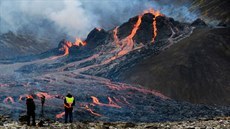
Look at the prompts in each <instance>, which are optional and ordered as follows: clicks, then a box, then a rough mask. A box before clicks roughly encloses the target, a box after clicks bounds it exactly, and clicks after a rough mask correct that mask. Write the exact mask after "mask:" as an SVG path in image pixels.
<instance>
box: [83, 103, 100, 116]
mask: <svg viewBox="0 0 230 129" xmlns="http://www.w3.org/2000/svg"><path fill="white" fill-rule="evenodd" d="M85 109H86V110H87V111H89V112H90V113H91V114H93V115H95V116H102V115H101V114H98V113H95V112H94V111H93V110H92V109H90V108H89V106H88V105H85Z"/></svg>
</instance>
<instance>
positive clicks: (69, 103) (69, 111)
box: [64, 93, 75, 123]
mask: <svg viewBox="0 0 230 129" xmlns="http://www.w3.org/2000/svg"><path fill="white" fill-rule="evenodd" d="M74 105H75V99H74V97H73V96H72V95H71V94H70V93H68V94H67V95H66V97H65V99H64V106H65V123H67V122H68V117H69V122H70V123H72V122H73V106H74Z"/></svg>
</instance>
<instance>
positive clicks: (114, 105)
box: [91, 96, 121, 108]
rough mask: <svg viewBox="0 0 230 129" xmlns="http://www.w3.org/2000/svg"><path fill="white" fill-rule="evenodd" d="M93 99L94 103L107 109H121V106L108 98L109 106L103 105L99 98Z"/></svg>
mask: <svg viewBox="0 0 230 129" xmlns="http://www.w3.org/2000/svg"><path fill="white" fill-rule="evenodd" d="M91 98H92V99H93V103H94V104H96V105H99V106H107V107H114V108H121V106H119V105H117V104H116V103H115V102H113V100H112V99H111V98H110V97H108V100H109V104H105V103H101V102H100V101H99V99H98V98H97V97H94V96H91Z"/></svg>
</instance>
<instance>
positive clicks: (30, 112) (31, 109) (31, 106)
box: [26, 95, 36, 126]
mask: <svg viewBox="0 0 230 129" xmlns="http://www.w3.org/2000/svg"><path fill="white" fill-rule="evenodd" d="M26 106H27V125H30V117H32V125H33V126H36V123H35V103H34V100H33V97H32V96H31V95H28V96H27V99H26Z"/></svg>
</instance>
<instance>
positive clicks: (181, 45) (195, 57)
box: [119, 28, 230, 105]
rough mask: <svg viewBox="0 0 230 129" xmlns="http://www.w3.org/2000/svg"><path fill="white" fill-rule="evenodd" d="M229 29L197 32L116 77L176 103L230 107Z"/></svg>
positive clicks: (200, 30) (198, 30)
mask: <svg viewBox="0 0 230 129" xmlns="http://www.w3.org/2000/svg"><path fill="white" fill-rule="evenodd" d="M229 30H230V29H229V28H216V29H210V28H205V29H196V30H195V31H194V32H193V34H192V35H191V36H190V37H188V38H186V39H184V40H182V41H180V42H178V43H177V44H175V45H173V46H172V47H171V48H170V49H167V50H165V51H164V52H162V53H160V54H159V55H157V56H152V57H150V58H147V59H145V60H143V61H142V62H141V63H139V64H138V65H136V66H134V67H133V68H130V69H128V70H127V71H126V72H123V73H122V72H121V74H119V78H120V79H121V80H123V81H125V82H128V83H133V84H140V85H142V86H145V87H148V88H150V89H156V90H159V91H160V92H162V93H164V94H166V95H168V96H170V97H172V98H174V99H177V100H185V101H189V102H193V103H207V104H222V105H229V104H230V99H229V98H230V96H229V92H230V89H229V88H230V82H229V80H230V78H229V74H230V69H229V67H228V66H229V65H230V62H229V59H230V49H229V48H230V46H229V45H230V44H229V41H230V37H229V35H230V31H229Z"/></svg>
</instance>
